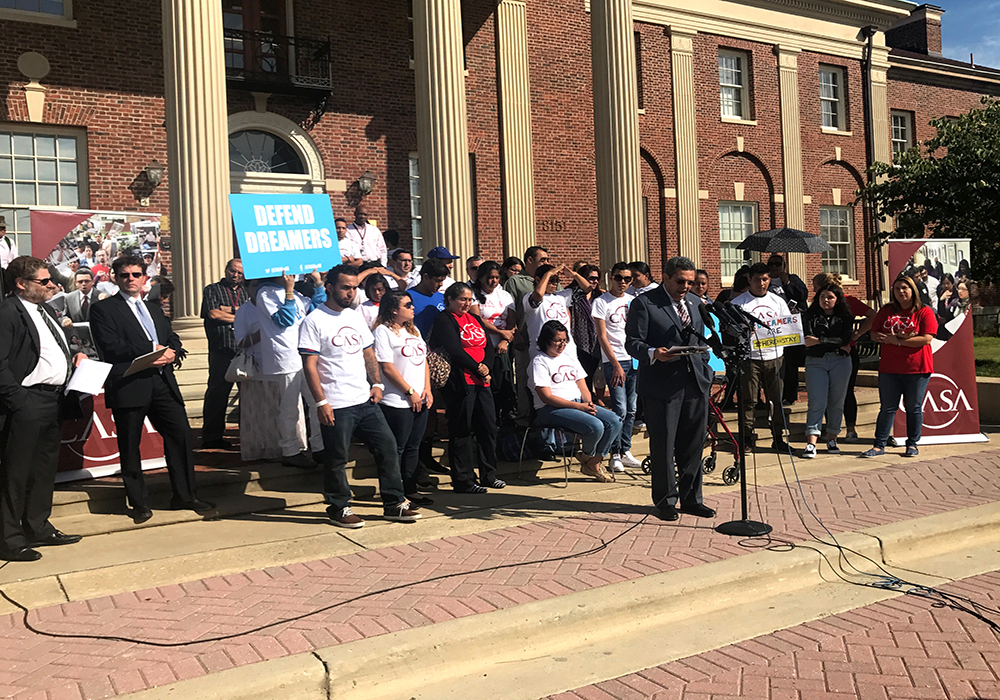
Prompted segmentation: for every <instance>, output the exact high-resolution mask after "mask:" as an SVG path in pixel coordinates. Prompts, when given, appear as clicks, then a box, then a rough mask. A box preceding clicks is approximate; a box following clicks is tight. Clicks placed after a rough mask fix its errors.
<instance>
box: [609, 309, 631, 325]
mask: <svg viewBox="0 0 1000 700" xmlns="http://www.w3.org/2000/svg"><path fill="white" fill-rule="evenodd" d="M626 318H628V306H625V305H624V304H622V305H621V306H619V307H618V308H617V309H615V310H614V311H612V312H611V314H610V315H608V323H610V324H612V325H615V326H622V325H625V319H626Z"/></svg>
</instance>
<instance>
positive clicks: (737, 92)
mask: <svg viewBox="0 0 1000 700" xmlns="http://www.w3.org/2000/svg"><path fill="white" fill-rule="evenodd" d="M747 63H748V62H747V55H746V54H745V53H742V52H740V51H719V96H720V99H721V103H722V117H723V118H724V119H725V118H728V119H750V109H749V88H748V84H749V83H748V75H749V74H748V72H747Z"/></svg>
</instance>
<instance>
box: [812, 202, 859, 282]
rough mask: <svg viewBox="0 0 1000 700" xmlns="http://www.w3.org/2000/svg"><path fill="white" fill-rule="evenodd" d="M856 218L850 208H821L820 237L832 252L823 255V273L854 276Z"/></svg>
mask: <svg viewBox="0 0 1000 700" xmlns="http://www.w3.org/2000/svg"><path fill="white" fill-rule="evenodd" d="M853 229H854V216H853V210H852V209H851V208H850V207H820V210H819V235H820V236H822V238H823V239H824V240H825V241H826V242H827V243H829V244H830V248H832V250H828V251H826V252H824V253H823V272H836V273H839V274H841V275H843V276H844V277H853V276H854V231H853Z"/></svg>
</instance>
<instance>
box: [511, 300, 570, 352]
mask: <svg viewBox="0 0 1000 700" xmlns="http://www.w3.org/2000/svg"><path fill="white" fill-rule="evenodd" d="M530 298H531V293H530V292H529V293H528V294H525V295H524V299H522V300H521V303H522V304H523V305H524V322H525V323H526V324H527V326H528V328H527V330H528V356H529V357H532V358H534V357H535V355H537V354H538V353H540V352H541V351H540V350H539V349H538V345H537V342H538V334H539V333H541V332H542V326H544V325H545V324H546V323H547V322H548V321H559V322H560V323H561V324H563V325H564V326H566V330H567V331H571V330H572V326H571V325H570V316H569V305H570V304H571V303H572V301H573V290H572V289H564V290H562V291H561V292H554V293H552V294H546V295H545V296H543V297H542V301H541V303H540V304H539V305H538V306H537V307H535V308H532V306H531V301H530ZM568 335H569V338H568V339H569V344H568V345H567V346H566V349H565V350H563V354H564V355H565V354H567V353H569V354H570V355H572V356H573V357H574V358H575V357H576V344H575V343H574V342H573V334H572V333H569V334H568Z"/></svg>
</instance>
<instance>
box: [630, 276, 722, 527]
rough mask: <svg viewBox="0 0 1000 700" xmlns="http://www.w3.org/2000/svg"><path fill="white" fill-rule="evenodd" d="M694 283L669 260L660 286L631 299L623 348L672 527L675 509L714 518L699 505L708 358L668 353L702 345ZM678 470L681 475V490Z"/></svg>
mask: <svg viewBox="0 0 1000 700" xmlns="http://www.w3.org/2000/svg"><path fill="white" fill-rule="evenodd" d="M694 278H695V265H694V263H693V262H692V261H691V260H689V259H688V258H683V257H674V258H670V260H668V261H667V263H666V265H664V268H663V283H662V284H661V285H660V286H659V287H658V288H656V289H653V290H651V291H649V292H646V293H645V294H643V295H641V296H638V297H636V298H635V301H633V302H632V305H631V306H630V307H629V312H628V321H627V322H626V325H625V348H626V350H628V352H629V354H630V355H632V357H634V358H636V359H637V360H638V361H639V381H638V383H637V385H638V394H639V396H641V397H642V400H643V406H644V410H645V415H646V424H647V425H648V426H649V456H650V473H651V476H652V481H653V503H654V504H655V506H656V507H657V508H658V509H659V514H660V518H662V519H663V520H677V518H678V517H679V516H678V514H677V510H678V503H679V504H680V512H682V513H688V514H690V515H695V516H698V517H702V518H711V517H713V516H714V515H715V511H714V510H712V509H711V508H709V507H708V506H706V505H705V504H704V503H702V498H701V453H702V447H703V445H704V443H705V431H706V428H707V426H708V394H709V390H710V389H711V385H712V375H713V372H712V370H711V369H710V368H709V366H708V355H707V354H706V353H697V354H693V355H684V354H679V353H673V352H670V351H669V348H671V347H674V346H683V345H702V346H703V345H705V341H704V340H702V338H703V333H702V332H703V330H704V322H703V321H702V319H701V316H700V314H699V312H698V306H699V304H700V301H699V299H698V297H697V296H695V295H694V294H691V293H689V292H688V290H689V289H690V287H691V285H692V284H693V283H694ZM675 471H676V472H679V473H680V483H679V484H678V483H677V478H676V476H675Z"/></svg>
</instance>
